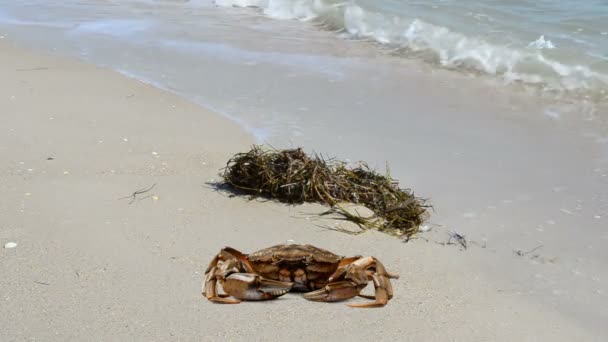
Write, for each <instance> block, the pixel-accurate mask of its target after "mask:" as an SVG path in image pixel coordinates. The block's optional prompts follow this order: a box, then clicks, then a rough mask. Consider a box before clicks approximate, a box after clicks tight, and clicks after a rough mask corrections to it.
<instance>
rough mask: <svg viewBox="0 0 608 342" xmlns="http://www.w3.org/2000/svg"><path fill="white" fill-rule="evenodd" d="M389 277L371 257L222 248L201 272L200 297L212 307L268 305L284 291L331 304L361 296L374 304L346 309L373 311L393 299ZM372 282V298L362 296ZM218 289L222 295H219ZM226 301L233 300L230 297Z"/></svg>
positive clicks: (298, 248) (299, 249) (303, 248)
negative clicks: (261, 302) (259, 302)
mask: <svg viewBox="0 0 608 342" xmlns="http://www.w3.org/2000/svg"><path fill="white" fill-rule="evenodd" d="M390 278H395V279H396V278H398V276H397V275H396V274H392V273H389V272H388V271H387V270H386V269H385V268H384V265H382V263H381V262H380V261H379V260H378V259H376V258H374V257H361V256H355V257H349V258H345V257H342V256H339V255H336V254H334V253H332V252H329V251H327V250H324V249H321V248H318V247H314V246H311V245H277V246H273V247H269V248H266V249H262V250H259V251H257V252H255V253H252V254H244V253H241V252H239V251H237V250H236V249H234V248H231V247H225V248H223V249H222V250H221V251H220V252H219V253H218V254H217V256H216V257H215V258H214V259H213V261H211V263H210V264H209V267H208V268H207V270H206V271H205V280H204V282H203V295H204V296H205V297H206V298H207V299H209V300H210V301H212V302H215V303H225V304H236V303H240V302H241V300H268V299H275V298H277V297H280V296H282V295H284V294H286V293H287V292H289V291H291V290H294V291H301V292H306V293H305V294H304V298H306V299H308V300H312V301H318V302H335V301H340V300H345V299H349V298H352V297H355V296H361V297H364V298H368V299H374V302H370V303H363V304H349V306H351V307H357V308H371V307H381V306H384V305H386V303H387V302H388V300H389V299H391V298H392V297H393V289H392V286H391V282H390V280H389V279H390ZM370 280H371V281H373V283H374V288H375V295H374V296H366V295H362V294H360V292H361V290H363V289H364V288H365V287H366V286H367V284H368V282H369V281H370ZM218 285H221V287H222V289H223V290H224V292H225V294H221V293H219V292H218ZM228 297H234V298H236V299H233V298H228Z"/></svg>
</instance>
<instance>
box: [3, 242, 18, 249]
mask: <svg viewBox="0 0 608 342" xmlns="http://www.w3.org/2000/svg"><path fill="white" fill-rule="evenodd" d="M15 247H17V243H16V242H7V243H6V245H4V248H6V249H10V248H15Z"/></svg>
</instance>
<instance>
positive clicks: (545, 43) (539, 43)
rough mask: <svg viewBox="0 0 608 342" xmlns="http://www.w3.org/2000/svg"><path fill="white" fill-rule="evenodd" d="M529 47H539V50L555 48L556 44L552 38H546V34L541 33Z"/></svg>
mask: <svg viewBox="0 0 608 342" xmlns="http://www.w3.org/2000/svg"><path fill="white" fill-rule="evenodd" d="M528 47H531V48H535V49H539V50H542V49H555V45H553V43H552V42H551V41H550V40H548V39H545V36H544V35H541V36H540V37H539V38H538V39H537V40H534V41H531V42H530V44H528Z"/></svg>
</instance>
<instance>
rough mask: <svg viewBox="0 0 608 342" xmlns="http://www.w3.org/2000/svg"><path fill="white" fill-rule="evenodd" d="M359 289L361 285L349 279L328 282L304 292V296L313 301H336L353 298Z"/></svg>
mask: <svg viewBox="0 0 608 342" xmlns="http://www.w3.org/2000/svg"><path fill="white" fill-rule="evenodd" d="M360 291H361V287H360V286H357V285H356V284H355V283H353V282H351V281H338V282H335V283H329V284H327V285H325V287H324V288H322V289H320V290H316V291H312V292H308V293H305V294H304V295H303V297H304V298H306V299H308V300H312V301H315V302H337V301H341V300H345V299H349V298H353V297H354V296H356V295H358V294H359V292H360Z"/></svg>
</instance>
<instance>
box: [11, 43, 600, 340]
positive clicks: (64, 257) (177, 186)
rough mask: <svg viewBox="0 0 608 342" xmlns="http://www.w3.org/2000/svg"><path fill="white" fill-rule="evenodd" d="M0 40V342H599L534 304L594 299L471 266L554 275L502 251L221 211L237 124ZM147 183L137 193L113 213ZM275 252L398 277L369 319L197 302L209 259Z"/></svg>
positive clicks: (301, 209) (365, 313) (239, 145)
mask: <svg viewBox="0 0 608 342" xmlns="http://www.w3.org/2000/svg"><path fill="white" fill-rule="evenodd" d="M0 44H1V45H0V74H1V75H2V76H3V77H2V79H1V80H0V94H1V96H0V108H2V115H0V131H1V134H0V155H2V158H0V172H1V174H0V193H2V197H1V198H0V243H1V245H2V246H4V244H5V243H8V242H16V243H17V244H18V245H17V247H16V248H12V249H5V248H3V249H0V274H1V276H0V295H1V297H0V301H1V302H2V305H0V339H1V340H3V341H17V340H19V341H21V340H33V339H36V340H83V339H91V338H93V339H97V340H206V341H213V340H219V339H222V340H233V341H241V340H243V341H244V340H247V341H258V340H259V341H261V340H304V339H308V340H321V339H330V340H370V339H374V340H381V341H397V340H406V339H407V340H425V341H446V340H461V341H488V340H494V341H507V340H508V341H513V340H518V341H519V340H522V341H562V340H563V341H571V340H573V339H578V340H585V341H593V340H597V341H600V340H603V339H604V338H605V337H606V335H607V331H606V330H605V327H602V326H598V325H592V326H588V325H585V324H584V322H581V320H579V319H576V317H573V315H572V313H570V312H564V311H562V310H558V309H556V308H555V307H553V306H552V305H551V304H550V303H547V302H546V301H539V300H536V297H537V294H538V291H541V290H542V291H543V293H544V292H545V291H546V292H550V291H555V290H560V289H561V290H562V291H565V293H568V295H571V296H579V297H584V298H586V299H587V300H586V301H585V302H587V301H588V302H590V303H591V304H590V306H588V307H587V310H589V312H593V313H599V316H600V317H602V315H604V316H605V315H606V312H605V310H606V309H605V306H604V305H603V303H605V301H606V299H605V294H603V295H602V294H601V293H595V294H594V293H579V292H576V289H577V287H576V286H575V283H574V282H572V281H571V280H569V279H563V281H562V282H561V283H560V284H559V287H555V286H547V288H546V289H538V288H537V287H535V288H526V286H525V284H521V283H516V282H510V281H509V280H508V277H495V276H494V275H493V273H492V272H487V271H486V270H484V268H483V267H481V266H479V265H485V264H487V263H488V261H487V260H492V259H491V255H492V254H499V257H500V258H503V259H504V258H511V259H512V260H511V261H510V262H508V263H507V262H503V263H501V268H502V269H501V270H498V271H496V272H499V273H504V274H509V273H511V274H518V273H521V270H522V269H523V270H525V272H529V271H530V268H531V267H532V268H537V269H540V270H545V271H547V272H551V271H552V270H554V269H555V268H559V267H560V266H559V262H558V261H557V260H553V259H551V256H544V255H542V254H541V255H540V256H539V257H538V258H536V259H533V258H531V257H532V256H534V255H536V254H534V253H532V254H531V255H526V256H525V257H520V256H518V255H516V254H514V253H511V252H510V251H509V252H507V253H505V250H506V251H508V250H509V249H511V248H512V246H510V245H509V242H508V241H507V240H506V239H505V240H504V241H502V242H498V241H493V242H492V243H493V245H492V246H486V248H482V247H481V246H475V247H471V248H470V249H469V250H468V251H462V250H460V249H459V248H457V247H455V246H441V245H440V244H437V243H435V242H441V241H444V240H442V239H443V237H442V236H441V235H440V234H439V233H437V234H435V235H433V234H427V235H423V237H425V238H427V239H428V241H425V239H417V240H414V241H411V242H409V243H403V242H402V241H400V240H398V239H395V238H393V237H390V236H386V235H383V234H379V233H373V232H370V233H366V234H362V235H359V236H350V235H345V234H343V233H338V232H332V231H328V230H326V229H323V228H320V227H319V226H322V225H324V224H333V222H323V221H319V220H317V221H313V220H311V219H306V217H307V216H308V213H314V212H319V211H320V210H322V208H320V207H318V206H314V205H304V206H298V207H291V206H285V205H282V204H277V203H272V202H261V201H247V200H246V199H244V198H239V197H235V198H232V197H230V196H228V195H227V194H225V193H222V192H217V191H215V190H214V189H212V188H210V187H209V186H208V184H207V183H208V182H213V181H215V180H217V179H218V176H217V174H218V170H219V169H220V168H221V167H223V165H224V163H225V161H226V160H227V158H228V157H229V156H230V155H231V154H232V153H235V152H239V151H243V150H246V149H247V148H248V147H249V145H250V144H251V143H253V141H254V140H253V137H251V136H250V135H248V134H247V133H246V132H245V131H244V130H243V129H242V128H241V127H239V126H237V125H236V124H235V123H233V122H231V121H229V120H227V119H226V118H224V117H222V116H220V115H217V114H214V113H211V112H209V111H206V110H204V109H202V108H200V107H198V106H196V105H194V104H192V103H189V102H187V101H185V100H183V99H181V98H179V97H177V96H175V95H172V94H169V93H166V92H163V91H161V90H158V89H155V88H153V87H151V86H149V85H146V84H142V83H140V82H137V81H134V80H131V79H127V78H125V77H123V76H120V75H118V74H116V73H114V72H111V71H109V70H106V69H102V68H98V67H94V66H90V65H86V64H83V63H80V62H77V61H73V60H69V59H64V58H60V57H55V56H49V55H47V54H44V53H39V52H32V51H24V50H22V49H19V48H16V47H14V46H13V45H11V44H10V43H7V42H6V41H2V42H1V43H0ZM154 184H156V185H155V186H154V188H153V189H152V190H150V191H149V192H147V193H146V195H149V196H138V197H137V198H136V200H135V201H134V202H133V203H130V199H129V198H125V199H120V198H123V197H128V196H129V195H130V194H132V193H133V192H135V191H136V190H139V189H147V188H149V187H151V186H152V185H154ZM440 196H444V197H445V198H449V196H453V197H456V194H452V195H450V194H444V195H440ZM505 204H507V203H505ZM471 215H472V214H471ZM465 218H471V217H468V216H467V217H465ZM288 241H289V242H291V241H294V242H296V243H310V244H314V245H317V246H319V247H323V248H327V249H329V250H331V251H334V252H336V253H338V254H343V255H354V254H363V255H374V256H376V257H378V258H379V259H381V260H382V261H383V262H384V264H385V265H386V266H387V267H388V268H389V270H390V271H392V272H395V273H398V274H400V275H401V278H400V279H399V280H396V281H394V288H395V298H394V299H393V300H392V301H390V302H389V304H388V305H387V306H386V307H384V308H382V309H375V310H355V309H351V308H348V307H347V306H345V305H344V304H343V303H336V304H320V303H313V302H308V301H306V300H304V299H303V298H301V296H300V295H298V294H288V295H286V296H284V297H282V298H281V299H279V300H276V301H272V302H264V303H244V304H240V305H235V306H223V305H214V304H211V303H209V302H207V301H205V300H203V298H202V296H201V294H200V283H201V280H202V276H203V274H202V273H203V271H204V269H205V267H206V265H207V263H208V262H209V261H210V260H211V259H212V257H213V256H214V254H215V253H216V252H217V251H218V250H219V249H220V248H221V247H223V246H225V245H228V246H232V247H235V248H237V249H240V250H242V251H244V252H251V251H254V250H257V249H260V248H264V247H267V246H270V245H273V244H278V243H285V242H288ZM477 242H478V243H479V244H480V245H483V241H481V240H479V241H477ZM532 247H534V246H532ZM522 248H523V247H522ZM497 251H498V252H497ZM541 258H542V259H541ZM600 267H601V266H600ZM540 273H542V272H538V274H540ZM505 278H506V279H505ZM591 281H593V280H591ZM598 281H601V280H598ZM600 287H601V286H600V285H598V288H600ZM593 296H598V297H597V298H596V297H593ZM594 298H596V299H595V300H594ZM353 301H363V299H355V300H353ZM602 310H603V311H602Z"/></svg>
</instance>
